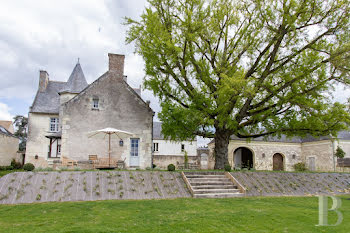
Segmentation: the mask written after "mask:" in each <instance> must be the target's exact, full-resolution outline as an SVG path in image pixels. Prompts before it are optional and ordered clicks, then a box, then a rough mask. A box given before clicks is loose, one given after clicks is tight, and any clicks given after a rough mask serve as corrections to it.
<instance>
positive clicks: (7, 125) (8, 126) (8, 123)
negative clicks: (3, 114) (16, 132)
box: [0, 121, 13, 133]
mask: <svg viewBox="0 0 350 233" xmlns="http://www.w3.org/2000/svg"><path fill="white" fill-rule="evenodd" d="M0 126H2V127H4V128H5V129H7V130H8V131H9V132H10V133H13V126H12V121H0Z"/></svg>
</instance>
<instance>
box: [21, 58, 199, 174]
mask: <svg viewBox="0 0 350 233" xmlns="http://www.w3.org/2000/svg"><path fill="white" fill-rule="evenodd" d="M108 56H109V70H108V71H107V72H106V73H104V74H103V75H102V76H101V77H99V78H98V79H97V80H96V81H94V82H93V83H91V84H90V85H88V83H87V81H86V79H85V76H84V73H83V70H82V68H81V66H80V64H79V62H78V64H76V66H75V67H74V69H73V71H72V74H71V75H70V77H69V79H68V81H67V82H58V81H53V80H50V78H49V75H48V73H47V72H46V71H40V76H39V88H38V91H37V94H36V96H35V99H34V102H33V104H32V106H31V107H30V110H29V115H28V140H27V148H26V162H30V163H33V164H34V165H35V166H36V167H54V166H55V165H57V166H58V167H59V166H65V165H67V163H65V161H69V162H70V165H76V166H77V167H84V168H87V167H86V166H85V165H88V164H89V163H88V162H89V160H90V159H91V158H92V156H95V159H96V157H97V158H104V159H106V157H108V137H105V138H95V137H89V133H91V132H92V131H96V130H100V129H104V128H115V129H118V130H123V131H126V132H130V133H132V135H131V136H129V137H127V138H122V139H118V138H112V140H111V157H112V159H114V160H117V161H118V160H119V161H124V164H125V166H126V167H139V168H143V169H144V168H147V167H151V166H152V162H153V164H155V165H156V166H157V167H158V168H166V167H167V166H168V164H170V163H174V164H176V163H183V159H184V154H185V152H186V153H187V154H188V156H189V158H190V160H191V161H192V160H196V158H197V156H196V153H197V152H196V149H197V142H196V141H182V142H170V141H168V140H165V139H164V137H163V135H161V123H159V122H153V116H154V112H153V111H152V109H151V108H150V107H149V103H148V102H145V101H143V99H142V98H141V96H140V95H141V90H140V89H133V88H131V87H130V86H129V85H128V83H127V77H126V76H124V55H117V54H108ZM152 135H153V138H152ZM153 155H154V157H153ZM90 161H91V160H90ZM84 164H85V165H84ZM57 166H56V167H57Z"/></svg>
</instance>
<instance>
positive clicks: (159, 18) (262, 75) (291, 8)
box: [126, 0, 350, 169]
mask: <svg viewBox="0 0 350 233" xmlns="http://www.w3.org/2000/svg"><path fill="white" fill-rule="evenodd" d="M126 24H127V25H129V29H128V36H127V43H131V42H135V46H136V52H137V53H138V54H140V55H141V56H142V57H143V58H144V61H145V72H146V77H145V79H144V85H145V87H146V88H147V89H149V90H152V91H153V93H154V94H155V95H156V96H157V97H159V99H160V103H161V107H162V111H161V112H160V113H159V118H160V119H161V120H162V121H163V126H162V127H163V134H164V135H165V136H166V137H168V138H170V139H172V140H182V139H185V138H188V137H192V138H193V137H195V136H196V135H199V136H203V137H214V139H215V151H214V153H215V168H217V169H222V168H223V167H224V164H225V163H228V159H227V157H228V153H227V152H228V143H229V138H230V136H231V135H236V136H238V137H239V138H247V139H248V140H249V139H250V138H256V137H261V136H265V137H269V136H277V137H278V136H281V135H282V134H284V135H287V136H294V135H298V136H305V135H308V134H310V135H313V136H319V135H328V134H334V135H336V133H337V132H338V131H339V130H342V129H345V128H347V124H348V123H349V114H348V113H347V111H346V107H345V106H344V105H342V104H340V103H335V104H334V103H332V101H331V98H330V96H331V95H330V93H331V91H332V90H333V87H334V85H335V84H336V83H343V84H346V85H347V84H349V83H350V80H349V71H350V65H349V57H350V52H349V51H350V43H349V38H350V37H349V1H348V0H342V1H332V0H330V1H325V0H277V1H275V0H265V1H264V0H237V1H232V0H212V1H207V0H149V1H148V6H147V7H146V9H145V11H144V13H143V14H142V15H141V18H140V20H138V21H137V20H133V19H130V18H127V19H126Z"/></svg>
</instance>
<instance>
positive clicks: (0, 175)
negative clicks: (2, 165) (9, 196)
mask: <svg viewBox="0 0 350 233" xmlns="http://www.w3.org/2000/svg"><path fill="white" fill-rule="evenodd" d="M23 171H24V170H23V169H18V170H3V171H0V177H2V176H4V175H7V174H9V173H12V172H23Z"/></svg>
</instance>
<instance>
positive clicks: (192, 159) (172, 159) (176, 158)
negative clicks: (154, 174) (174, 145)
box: [153, 155, 200, 169]
mask: <svg viewBox="0 0 350 233" xmlns="http://www.w3.org/2000/svg"><path fill="white" fill-rule="evenodd" d="M184 162H185V158H184V156H182V155H153V164H155V165H156V166H157V167H156V168H160V169H167V168H168V165H169V164H174V165H175V167H176V168H178V165H179V164H183V163H184ZM188 162H189V163H196V164H200V160H199V157H198V156H188Z"/></svg>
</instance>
